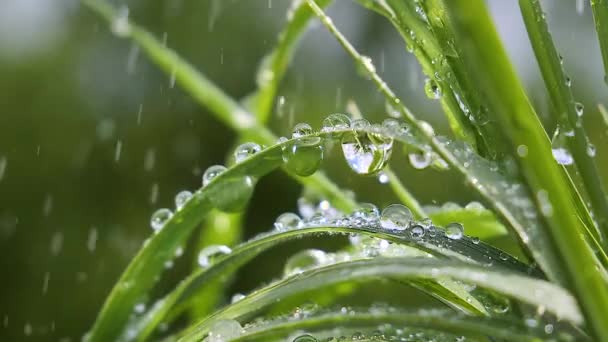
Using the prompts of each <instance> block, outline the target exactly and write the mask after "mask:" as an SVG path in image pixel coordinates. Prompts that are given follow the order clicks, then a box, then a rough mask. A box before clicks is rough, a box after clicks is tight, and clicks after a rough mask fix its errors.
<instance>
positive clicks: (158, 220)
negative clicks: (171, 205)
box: [150, 208, 173, 232]
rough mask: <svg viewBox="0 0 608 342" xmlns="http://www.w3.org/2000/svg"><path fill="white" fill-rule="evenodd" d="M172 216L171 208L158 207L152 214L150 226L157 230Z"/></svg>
mask: <svg viewBox="0 0 608 342" xmlns="http://www.w3.org/2000/svg"><path fill="white" fill-rule="evenodd" d="M172 216H173V213H172V212H171V210H169V209H166V208H163V209H158V210H157V211H155V212H154V214H152V218H150V227H152V229H153V230H154V231H156V232H157V231H159V230H161V229H162V228H163V226H164V225H165V223H167V221H169V219H170V218H171V217H172Z"/></svg>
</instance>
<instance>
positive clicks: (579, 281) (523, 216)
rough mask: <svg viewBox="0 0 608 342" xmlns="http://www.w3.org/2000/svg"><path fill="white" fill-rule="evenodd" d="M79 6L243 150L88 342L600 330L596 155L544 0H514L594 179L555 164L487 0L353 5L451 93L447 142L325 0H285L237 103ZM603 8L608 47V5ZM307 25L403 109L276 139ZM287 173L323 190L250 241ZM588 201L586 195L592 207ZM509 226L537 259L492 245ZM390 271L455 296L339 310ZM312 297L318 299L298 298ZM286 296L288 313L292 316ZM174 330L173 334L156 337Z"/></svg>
mask: <svg viewBox="0 0 608 342" xmlns="http://www.w3.org/2000/svg"><path fill="white" fill-rule="evenodd" d="M84 2H85V3H86V4H87V5H88V6H89V7H90V8H91V9H93V10H95V11H96V12H97V13H99V14H100V15H101V16H102V17H104V18H105V19H106V20H107V21H108V22H109V23H110V27H112V28H113V29H114V31H115V32H116V33H117V34H118V35H119V36H121V37H125V38H129V39H132V40H133V41H134V42H135V43H136V44H138V45H139V46H140V47H141V48H142V50H143V51H144V52H145V53H146V54H147V55H148V57H149V58H150V59H151V60H152V61H154V62H155V63H156V64H157V65H158V66H159V67H160V68H161V69H162V70H163V71H165V72H167V73H168V74H170V75H172V78H174V79H175V81H176V84H178V85H179V86H181V87H182V88H183V89H184V90H185V91H187V92H188V93H189V94H190V95H191V96H192V97H193V98H194V99H196V100H197V101H198V102H199V103H200V104H201V105H203V106H205V107H207V108H208V109H210V110H211V111H212V112H213V113H214V114H215V116H216V117H217V119H218V120H220V121H222V122H223V123H225V124H226V125H227V126H229V127H231V128H232V129H234V130H235V131H236V132H237V133H238V135H239V137H238V139H237V141H236V142H235V144H236V145H238V147H236V148H235V156H234V158H230V157H229V158H228V161H230V160H232V159H234V160H236V162H235V163H233V164H232V165H229V166H228V167H211V168H210V169H208V170H207V172H206V173H205V175H204V176H203V178H204V180H203V186H202V187H201V188H200V189H199V190H197V191H195V192H194V193H193V194H191V196H187V197H183V196H182V198H181V200H182V201H180V205H179V208H178V209H177V210H176V211H175V212H174V213H172V212H169V211H167V210H164V211H162V212H161V213H160V214H157V215H155V216H154V219H155V222H154V224H155V225H156V226H157V227H158V228H159V229H158V230H157V231H156V233H155V234H154V235H153V236H152V237H151V238H150V239H149V240H148V242H147V243H146V244H144V246H143V247H142V248H141V250H140V251H139V253H138V254H137V255H136V256H135V258H134V259H133V260H132V262H131V263H130V265H129V266H128V267H127V269H126V270H125V272H124V273H123V275H122V276H121V278H120V279H119V280H118V282H117V284H116V286H115V287H114V289H113V290H112V292H111V293H110V295H109V296H108V298H107V300H106V302H105V304H104V306H103V307H102V309H101V311H100V314H99V316H98V319H97V321H96V322H95V324H94V326H93V327H92V329H91V331H90V333H89V335H88V338H89V340H91V341H108V340H116V339H123V340H148V339H162V338H165V339H168V340H181V341H198V340H201V339H205V338H206V339H207V341H231V340H235V341H241V340H242V341H249V340H261V341H267V340H284V339H288V340H293V341H300V342H302V341H317V340H331V339H332V338H334V339H335V338H340V337H341V336H349V337H352V339H400V338H404V339H407V338H414V337H417V338H418V339H423V340H427V339H434V340H444V339H445V340H453V339H454V338H455V337H456V336H465V337H467V338H469V339H472V340H494V339H495V338H498V339H512V338H517V339H518V340H539V339H540V340H542V339H573V340H579V339H580V340H587V339H594V340H598V341H603V340H608V326H607V325H606V324H605V320H606V317H608V286H607V283H606V279H607V277H606V269H605V266H606V264H607V261H608V258H607V257H606V250H605V248H606V244H605V238H606V234H608V232H607V229H608V228H607V222H608V221H607V218H608V210H606V209H607V208H608V207H607V204H606V203H607V199H606V192H605V191H604V188H603V185H602V184H601V182H600V177H599V175H598V173H597V170H596V167H595V165H594V160H593V157H592V156H591V155H589V154H588V153H587V152H586V151H587V149H588V145H587V144H588V138H587V134H586V132H585V130H584V128H583V127H582V125H581V124H580V116H579V115H578V113H577V111H579V110H580V108H578V107H577V104H576V102H575V101H574V99H573V96H572V92H571V91H570V87H569V82H567V80H566V78H567V76H565V74H564V72H563V71H562V68H561V64H560V62H559V57H558V56H559V55H558V54H557V52H556V49H555V47H554V46H553V42H552V40H551V36H550V34H549V30H548V27H547V24H546V22H545V19H544V14H543V13H542V8H541V7H540V3H539V2H538V1H537V0H520V7H521V10H522V15H523V18H524V22H525V24H526V28H527V30H528V33H529V36H530V41H531V43H532V47H533V48H534V52H535V55H536V58H537V61H538V64H539V66H540V69H541V72H542V75H543V79H544V81H545V84H546V86H547V89H548V92H549V94H550V97H551V102H552V105H553V106H554V108H555V109H556V113H557V119H558V120H559V121H560V127H561V129H562V130H564V131H567V132H570V131H573V138H572V139H570V138H569V139H568V145H567V148H568V150H569V151H571V153H572V156H573V161H572V163H573V164H574V165H575V166H576V168H577V170H578V171H579V172H580V174H581V176H582V179H583V182H582V183H581V184H582V185H581V186H578V187H577V186H575V183H574V182H573V181H572V180H571V177H570V175H569V173H568V171H566V169H564V168H563V166H562V165H560V164H558V163H557V162H556V160H555V159H554V156H553V153H552V145H551V141H550V139H549V137H548V134H547V132H546V130H545V128H544V127H543V126H542V125H541V123H540V120H539V119H538V116H537V115H536V113H535V111H534V109H533V107H532V106H531V105H530V103H529V101H528V99H527V96H526V94H525V92H524V90H523V88H522V85H521V83H520V81H519V80H518V78H517V76H516V74H515V72H514V70H513V68H512V67H511V65H510V62H509V60H508V58H507V57H506V53H505V51H504V48H503V47H502V44H501V42H500V40H499V39H498V35H497V34H496V31H495V28H494V26H493V23H492V21H491V18H490V17H489V14H488V11H487V9H486V7H485V4H484V2H483V1H482V0H475V1H470V0H466V1H465V0H462V1H461V0H455V1H442V0H420V1H415V2H404V1H400V0H382V1H380V0H359V1H358V2H359V3H360V4H361V5H363V6H364V7H366V8H369V9H371V10H373V11H375V12H377V13H379V14H381V15H383V16H385V17H386V18H387V20H389V21H390V22H391V23H392V24H393V25H394V26H395V28H396V29H397V30H398V32H399V33H400V34H401V36H402V37H403V38H404V41H405V42H406V45H407V47H408V50H409V51H411V52H412V53H413V54H414V55H415V56H416V58H417V59H418V61H419V62H420V64H421V66H422V69H423V71H424V72H425V74H426V75H427V76H428V77H429V79H428V80H427V82H426V84H425V87H426V88H427V89H426V90H427V94H428V95H429V97H431V98H436V99H438V100H439V101H440V102H441V105H442V107H443V109H444V112H445V114H446V117H447V119H448V121H449V123H450V127H451V129H452V132H453V134H454V137H455V138H454V139H450V138H447V137H443V136H438V135H436V134H435V132H434V130H433V128H432V127H431V126H430V125H428V123H426V122H424V121H422V120H420V118H419V117H418V116H417V115H415V114H414V113H413V112H412V111H411V110H409V109H408V108H407V107H406V105H405V104H404V103H403V101H401V100H400V99H399V98H398V97H397V96H396V95H395V93H394V92H393V91H392V90H391V88H390V86H389V85H388V84H387V83H386V82H385V81H384V80H382V79H381V78H380V76H379V75H378V74H377V73H376V69H375V66H374V64H373V61H372V60H371V59H370V58H369V57H366V56H364V55H361V54H360V53H359V52H358V51H357V49H356V48H355V47H354V46H353V45H352V44H351V43H350V42H349V41H348V39H347V38H346V37H344V36H343V35H342V33H341V32H340V31H339V29H338V28H337V27H336V26H335V25H334V23H333V21H332V20H331V19H330V18H329V17H328V16H327V15H326V14H325V13H324V8H325V7H326V6H328V5H330V2H331V1H329V0H318V1H314V0H306V1H297V0H296V1H294V2H293V4H292V7H291V8H290V10H289V11H290V12H289V14H288V15H287V18H288V20H287V24H286V27H285V30H284V31H283V32H282V33H281V35H280V36H279V40H278V44H277V46H276V48H275V50H273V51H272V52H271V53H270V54H269V55H268V56H267V57H266V58H265V59H264V61H263V62H262V63H261V66H260V71H259V73H258V86H259V89H258V90H257V91H256V92H255V93H254V94H252V95H250V96H249V97H247V98H246V99H245V100H243V101H237V100H234V99H232V98H230V97H229V96H228V95H226V94H225V93H224V92H223V91H222V90H221V89H219V88H218V87H217V86H215V85H214V84H213V83H212V82H210V81H209V80H208V79H207V78H206V77H205V76H204V75H203V74H202V73H200V72H199V71H198V70H196V69H194V68H193V67H192V66H191V65H189V64H188V63H187V62H186V61H184V60H183V59H182V58H180V57H179V55H178V54H177V53H175V52H174V51H172V50H170V49H169V48H167V47H165V46H164V45H163V44H162V43H161V42H160V41H159V40H157V39H156V38H155V37H154V36H152V35H151V34H150V33H148V32H146V31H145V30H144V29H142V28H140V27H139V26H137V25H136V24H134V23H132V22H130V21H129V20H128V18H127V17H125V16H124V15H121V14H120V12H117V11H116V10H115V9H113V8H112V7H111V6H109V5H107V4H106V3H104V2H101V1H98V0H85V1H84ZM593 3H594V5H593V6H594V7H593V8H594V18H595V20H596V26H597V28H598V36H599V37H600V42H601V44H602V46H603V45H604V44H603V43H604V39H605V37H603V36H602V35H601V32H603V30H604V28H605V24H606V23H604V22H603V20H604V19H605V18H604V17H605V16H604V15H602V13H603V12H602V11H603V10H605V8H604V9H603V7H605V6H604V5H602V4H603V2H602V1H596V2H593ZM604 12H605V11H604ZM314 18H318V20H320V21H321V22H322V23H323V24H324V26H325V27H326V29H327V30H329V32H331V33H332V35H333V36H334V37H335V38H336V39H337V41H338V43H339V44H341V45H342V46H343V47H344V49H345V50H346V51H347V52H348V54H349V55H350V56H351V57H352V60H353V61H354V63H355V64H356V65H357V66H358V69H360V70H362V71H363V72H364V73H365V74H366V76H367V77H368V78H369V79H370V80H371V81H372V82H373V83H374V84H375V85H376V86H377V88H378V91H379V92H380V93H381V94H382V96H384V98H385V100H386V102H387V103H388V104H389V107H390V108H391V109H392V110H394V111H395V112H396V113H398V116H399V119H387V120H385V121H384V122H383V123H381V124H380V123H378V124H372V123H370V122H369V121H367V120H366V119H365V118H361V117H357V118H351V117H348V116H346V115H336V114H334V115H332V116H329V117H328V118H327V119H326V120H325V121H324V124H323V127H322V128H320V129H318V130H315V129H313V128H312V127H310V126H308V125H307V124H299V125H296V126H295V127H294V131H293V135H292V137H290V138H278V137H276V136H275V135H274V134H273V133H272V132H271V131H270V130H269V129H268V128H267V127H266V123H267V121H268V118H269V114H270V112H271V108H272V105H273V103H274V102H275V97H276V93H277V89H278V85H279V84H280V82H281V79H282V76H283V74H284V72H285V70H286V68H287V65H288V64H289V61H290V59H291V56H292V55H293V54H294V51H295V48H296V46H297V41H298V39H299V37H300V36H301V35H302V34H303V32H304V30H305V28H306V26H307V24H308V22H309V21H310V20H313V19H314ZM604 50H605V49H604ZM604 50H602V51H603V52H604ZM604 57H605V56H604ZM328 145H339V146H340V148H339V149H333V150H332V151H336V150H341V152H342V154H343V155H344V158H345V160H346V162H347V163H348V165H349V166H350V168H351V169H352V170H354V171H355V172H356V173H359V174H363V175H366V174H376V173H378V172H384V173H385V174H384V176H385V177H386V181H387V182H388V183H389V184H390V186H391V189H392V190H393V191H394V192H395V194H396V196H397V198H399V199H400V200H401V201H402V204H395V205H391V206H389V207H387V208H385V209H384V210H382V211H380V210H379V209H378V208H377V207H376V206H374V205H372V204H367V203H357V202H356V201H355V200H354V198H353V197H352V196H351V195H349V192H348V191H346V190H344V189H340V188H339V187H338V186H336V185H335V184H334V183H333V182H332V180H331V179H329V178H328V177H327V176H325V174H324V173H322V171H320V170H317V169H318V168H319V164H320V161H321V160H322V159H323V157H324V154H326V153H329V152H330V149H328V148H327V146H328ZM397 145H403V146H406V147H407V151H408V153H409V156H408V158H409V159H410V161H411V162H412V164H413V165H414V166H415V167H417V168H421V169H422V168H426V167H434V168H437V169H440V170H443V169H452V170H454V171H456V172H457V173H458V174H459V175H460V176H461V177H462V179H464V180H465V181H466V183H467V184H469V185H470V186H471V188H472V189H473V190H474V191H476V192H477V194H478V195H479V198H481V199H482V200H483V205H481V204H479V203H476V204H471V205H469V206H467V207H465V208H460V207H454V206H449V205H446V206H443V207H439V208H437V207H435V208H433V207H428V206H423V205H422V204H421V203H419V201H418V200H417V198H416V197H415V196H413V195H412V194H411V193H410V192H409V191H408V189H407V187H406V186H405V185H404V184H403V182H402V180H400V179H399V177H398V176H397V175H396V173H395V172H394V171H393V170H392V169H391V166H390V165H388V164H390V157H391V155H392V154H395V153H399V152H397V151H398V150H400V149H398V148H395V146H397ZM262 146H267V147H262ZM276 169H282V170H284V171H285V172H286V173H287V174H288V175H289V176H290V177H292V178H293V179H294V180H295V181H297V182H300V183H301V184H302V186H303V187H304V189H305V190H306V192H307V193H308V194H313V195H314V196H312V197H314V198H316V199H318V200H314V199H312V200H311V199H310V198H307V197H303V198H302V200H303V202H308V203H305V205H302V206H301V212H300V215H296V214H293V213H288V214H284V215H281V216H280V217H279V218H277V222H276V223H275V227H274V229H272V230H271V231H269V232H268V233H264V234H262V235H260V236H257V237H255V238H253V239H251V240H248V241H245V242H242V243H238V241H239V239H240V236H241V233H242V225H241V223H240V222H241V217H240V214H238V212H242V211H243V210H244V209H245V208H246V207H247V205H248V201H249V198H250V197H251V194H252V192H253V189H254V187H255V185H256V182H257V180H258V179H259V178H260V177H263V176H265V175H267V174H269V173H270V172H272V171H274V170H276ZM587 197H588V198H589V199H590V201H589V202H590V204H589V205H588V204H587V203H586V202H585V201H584V200H583V198H587ZM486 208H487V209H486ZM226 212H237V214H227V213H226ZM201 224H203V229H202V230H201V236H200V238H199V240H200V241H199V243H198V244H197V246H198V247H199V248H201V251H200V253H199V254H198V258H197V259H198V260H197V261H198V263H199V264H200V267H195V268H194V269H193V271H192V273H191V274H190V275H189V276H187V277H186V278H185V279H184V280H183V281H182V282H180V283H179V284H177V285H176V286H175V288H174V289H173V290H172V291H170V292H169V293H167V294H166V295H165V296H163V297H161V298H160V299H157V300H155V301H151V300H149V302H150V303H152V304H151V305H149V309H148V310H147V311H146V312H144V313H143V314H141V315H137V316H133V315H132V312H133V308H134V307H135V306H136V305H137V304H138V303H140V302H141V301H142V300H145V299H147V298H148V296H149V294H150V291H151V290H152V288H153V286H154V284H155V282H156V280H157V279H158V278H159V276H160V274H161V273H162V271H163V269H164V265H165V263H166V262H169V261H171V260H172V259H173V258H174V257H175V255H176V253H178V251H181V250H182V248H183V246H184V245H185V244H186V242H187V241H188V239H190V238H191V236H192V235H193V233H194V231H195V229H196V228H197V227H199V226H200V225H201ZM463 224H464V227H463ZM505 234H510V235H511V236H513V237H516V239H517V241H518V243H519V247H520V248H521V249H522V250H523V251H524V253H525V256H526V257H527V260H518V259H517V258H516V257H514V256H512V255H510V254H509V253H507V252H506V251H503V250H500V249H498V248H497V247H494V246H493V245H491V244H489V243H487V241H489V240H490V238H491V237H497V236H504V235H505ZM330 235H349V236H350V243H349V244H348V245H347V246H345V247H344V248H342V249H340V250H338V251H335V252H324V251H320V250H308V251H305V252H301V253H298V254H295V255H294V256H293V257H292V258H291V259H289V260H288V261H287V262H286V266H285V271H284V274H283V276H282V277H281V278H280V279H278V280H276V281H273V282H270V283H269V284H267V285H265V286H263V287H261V288H259V289H257V290H255V291H253V292H252V293H249V294H247V295H239V296H235V297H234V298H233V300H232V302H231V303H229V304H226V305H224V306H222V305H221V303H222V302H221V300H220V298H221V297H222V296H223V295H224V293H223V292H224V291H223V289H224V286H225V284H226V283H227V282H228V281H229V279H231V278H232V277H234V275H235V273H236V272H237V271H238V270H239V269H240V268H242V267H246V265H247V263H248V262H249V261H250V260H252V259H253V258H254V257H256V256H257V255H259V254H261V253H262V252H265V251H267V250H269V249H270V248H272V247H275V246H279V245H282V244H285V243H286V242H288V241H290V240H293V239H297V238H305V237H310V236H321V237H325V236H330ZM475 236H477V237H475ZM479 237H481V238H482V240H483V241H480V239H479ZM224 245H226V246H224ZM378 279H382V281H383V282H388V283H390V284H392V286H397V287H398V286H404V285H408V286H411V287H413V288H415V289H416V290H417V291H421V292H423V293H425V294H427V295H429V296H430V297H432V298H435V299H437V300H438V301H439V302H440V303H442V305H444V306H445V307H447V308H441V309H437V308H434V307H432V308H429V309H424V308H422V309H421V308H408V307H406V306H401V305H399V303H396V304H395V305H393V304H391V305H380V304H375V303H374V304H369V305H368V306H364V307H357V308H355V307H348V306H338V305H337V303H338V298H339V297H341V296H344V295H345V294H349V295H353V296H354V295H356V293H357V291H363V288H364V285H363V284H365V283H369V282H377V281H378ZM310 298H312V301H313V302H315V304H309V305H306V304H304V303H306V302H307V299H308V300H310ZM294 307H296V308H297V309H296V311H295V313H293V312H294V311H290V309H291V310H293V308H294ZM288 312H292V314H288ZM346 317H347V318H346ZM184 318H185V319H184ZM162 326H164V327H171V329H169V330H163V329H160V330H159V327H162Z"/></svg>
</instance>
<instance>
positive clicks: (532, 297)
mask: <svg viewBox="0 0 608 342" xmlns="http://www.w3.org/2000/svg"><path fill="white" fill-rule="evenodd" d="M377 277H390V278H399V279H438V278H441V277H450V278H453V279H457V280H460V281H464V282H468V283H471V284H476V285H477V286H480V287H484V288H487V289H490V290H493V291H496V292H498V293H501V294H503V295H506V296H509V297H512V298H514V299H517V300H519V301H521V302H524V303H527V304H530V305H534V306H544V307H545V309H546V310H547V312H550V313H552V314H554V315H556V316H557V317H558V318H559V319H564V320H567V321H570V322H572V323H574V324H581V323H582V321H583V317H582V315H581V313H580V311H579V309H578V306H577V304H576V301H575V299H574V298H573V297H572V296H571V295H570V294H569V293H568V292H567V291H565V290H564V289H562V288H560V287H559V286H556V285H554V284H552V283H549V282H546V281H543V280H538V279H534V278H530V277H527V276H523V275H520V274H517V273H513V272H509V271H505V270H499V269H497V270H495V269H492V268H486V267H482V266H476V265H472V264H468V263H462V262H456V261H447V260H428V259H412V258H374V259H367V260H357V261H350V262H342V263H337V264H333V265H330V266H325V267H321V268H317V269H312V270H308V271H304V272H303V273H300V274H298V275H295V276H291V277H288V278H285V279H283V280H280V281H277V282H274V283H271V284H269V285H268V286H265V287H263V288H261V289H259V290H257V291H254V292H253V293H251V294H250V295H248V296H247V297H245V298H243V299H242V300H240V301H238V302H236V303H234V304H231V305H228V306H226V307H225V308H223V309H221V310H219V311H216V312H215V313H214V314H213V315H211V316H209V317H207V318H206V319H204V320H202V321H201V322H198V323H196V324H195V325H193V326H192V327H190V328H188V329H186V330H185V332H184V333H183V335H182V338H181V339H180V340H181V341H189V340H191V339H201V338H203V337H204V336H205V335H206V334H207V333H208V332H209V329H210V327H211V325H212V324H213V322H216V321H218V320H221V319H236V320H244V319H247V318H249V317H253V316H254V315H255V313H256V312H258V311H260V310H262V309H264V308H266V307H268V306H269V305H271V304H273V303H275V302H276V301H277V300H279V299H281V298H287V297H289V296H291V295H294V294H297V293H303V292H306V291H308V290H311V289H318V288H320V287H322V286H329V285H332V284H337V283H342V282H347V281H361V280H365V279H373V278H377Z"/></svg>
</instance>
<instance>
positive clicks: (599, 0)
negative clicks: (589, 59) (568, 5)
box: [591, 0, 608, 85]
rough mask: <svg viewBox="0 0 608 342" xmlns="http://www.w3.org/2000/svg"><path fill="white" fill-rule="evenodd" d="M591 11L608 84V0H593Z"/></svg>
mask: <svg viewBox="0 0 608 342" xmlns="http://www.w3.org/2000/svg"><path fill="white" fill-rule="evenodd" d="M591 11H592V12H593V20H594V21H595V30H596V31H597V39H598V40H599V42H600V50H601V51H602V60H603V61H604V83H606V84H607V85H608V1H606V0H591Z"/></svg>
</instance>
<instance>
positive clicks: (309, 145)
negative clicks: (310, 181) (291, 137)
mask: <svg viewBox="0 0 608 342" xmlns="http://www.w3.org/2000/svg"><path fill="white" fill-rule="evenodd" d="M322 160H323V147H322V146H321V138H320V137H314V136H313V137H305V138H300V139H298V140H297V141H295V142H294V143H293V144H292V145H291V146H287V147H285V149H284V150H283V162H285V167H286V168H287V169H288V170H289V171H291V172H293V173H295V174H296V175H298V176H302V177H307V176H310V175H312V174H313V173H315V172H316V171H317V169H318V168H319V165H321V161H322Z"/></svg>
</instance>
